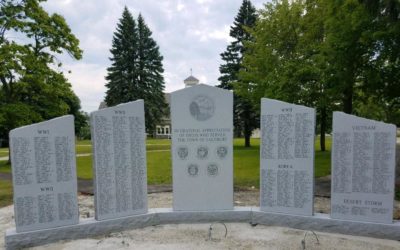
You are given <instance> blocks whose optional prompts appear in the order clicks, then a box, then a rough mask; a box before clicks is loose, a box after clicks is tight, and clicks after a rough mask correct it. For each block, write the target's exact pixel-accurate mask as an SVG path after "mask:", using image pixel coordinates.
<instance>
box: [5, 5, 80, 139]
mask: <svg viewBox="0 0 400 250" xmlns="http://www.w3.org/2000/svg"><path fill="white" fill-rule="evenodd" d="M41 2H43V0H21V1H15V0H3V1H1V3H0V58H1V60H0V138H8V132H9V131H10V130H11V129H13V128H15V127H18V126H22V125H26V124H30V123H33V122H39V121H42V120H46V119H51V118H54V117H56V116H60V115H65V114H74V115H75V116H76V117H78V119H76V122H77V125H79V124H80V123H79V112H80V111H79V110H80V101H79V99H78V97H77V96H76V95H75V94H74V93H73V91H72V89H71V85H70V84H69V83H68V81H67V79H66V78H65V77H64V74H63V72H62V71H57V70H55V69H56V68H57V67H61V66H62V64H61V63H60V62H59V61H58V60H57V59H56V55H57V54H61V53H63V52H67V53H68V54H69V55H70V56H71V57H73V58H75V59H80V58H81V57H82V51H81V50H80V49H79V41H78V39H77V38H76V37H75V36H74V35H73V34H72V33H71V30H70V28H69V27H68V25H67V23H66V22H65V19H64V18H63V17H62V16H60V15H59V14H52V15H49V14H48V13H47V12H46V11H45V10H44V9H43V8H42V7H41V6H40V3H41ZM9 32H12V34H13V36H18V37H19V38H20V39H18V42H17V41H16V40H13V39H12V38H9V37H8V36H7V34H8V33H9ZM77 128H78V129H79V126H77Z"/></svg>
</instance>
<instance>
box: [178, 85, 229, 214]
mask: <svg viewBox="0 0 400 250" xmlns="http://www.w3.org/2000/svg"><path fill="white" fill-rule="evenodd" d="M171 120H172V150H171V152H172V164H173V192H174V195H173V197H174V201H173V207H174V210H194V211H205V210H228V209H233V158H232V137H233V134H232V131H233V94H232V92H230V91H227V90H223V89H220V88H217V87H211V86H207V85H204V84H200V85H196V86H193V87H189V88H185V89H182V90H178V91H175V92H173V93H172V94H171Z"/></svg>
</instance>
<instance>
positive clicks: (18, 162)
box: [10, 115, 79, 233]
mask: <svg viewBox="0 0 400 250" xmlns="http://www.w3.org/2000/svg"><path fill="white" fill-rule="evenodd" d="M10 150H11V166H12V175H13V188H14V213H15V224H16V231H17V232H18V233H20V232H27V231H32V230H39V229H48V228H54V227H59V226H66V225H73V224H78V222H79V213H78V199H77V179H76V161H75V132H74V117H73V116H72V115H67V116H62V117H59V118H56V119H52V120H49V121H45V122H41V123H36V124H33V125H29V126H24V127H20V128H17V129H13V130H11V131H10Z"/></svg>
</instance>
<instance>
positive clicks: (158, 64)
mask: <svg viewBox="0 0 400 250" xmlns="http://www.w3.org/2000/svg"><path fill="white" fill-rule="evenodd" d="M151 35H152V33H151V31H150V29H149V28H148V26H147V25H146V23H145V21H144V18H143V17H142V15H141V14H139V17H138V20H137V21H136V20H135V19H134V18H133V16H132V14H131V13H130V12H129V10H128V9H127V8H126V7H125V8H124V11H123V13H122V17H121V19H120V20H119V23H118V24H117V30H116V32H114V37H113V42H112V48H111V50H110V51H111V54H112V57H111V58H110V60H111V62H112V65H111V66H110V67H109V68H108V69H107V71H108V74H107V76H106V80H107V81H108V83H107V84H106V87H107V88H108V89H107V93H106V98H105V101H106V103H107V105H108V106H113V105H116V104H119V103H124V102H128V101H134V100H137V99H143V100H144V101H145V116H146V129H147V132H148V133H152V132H153V131H154V129H155V126H156V124H157V123H158V122H159V121H160V119H161V118H162V116H163V114H164V112H165V110H166V104H165V100H164V94H163V90H164V78H163V76H162V73H163V72H164V70H163V65H162V59H163V57H162V56H161V55H160V52H159V47H158V46H157V43H156V42H155V41H154V39H153V38H152V37H151Z"/></svg>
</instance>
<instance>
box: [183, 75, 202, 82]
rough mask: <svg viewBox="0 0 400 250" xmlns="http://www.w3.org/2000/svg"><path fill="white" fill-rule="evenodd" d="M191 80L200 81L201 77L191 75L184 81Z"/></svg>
mask: <svg viewBox="0 0 400 250" xmlns="http://www.w3.org/2000/svg"><path fill="white" fill-rule="evenodd" d="M189 81H190V82H191V81H197V82H198V81H199V79H197V78H196V77H194V76H189V77H188V78H186V79H185V80H183V82H189Z"/></svg>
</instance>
